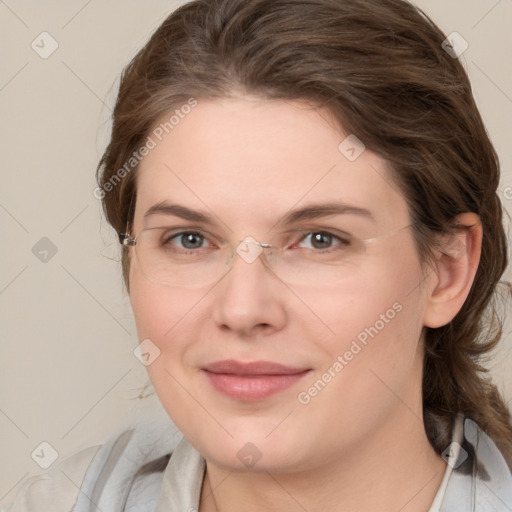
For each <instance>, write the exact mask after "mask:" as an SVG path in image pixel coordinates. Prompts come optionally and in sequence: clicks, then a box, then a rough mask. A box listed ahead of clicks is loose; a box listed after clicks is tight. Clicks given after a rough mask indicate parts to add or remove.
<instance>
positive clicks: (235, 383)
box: [202, 360, 310, 401]
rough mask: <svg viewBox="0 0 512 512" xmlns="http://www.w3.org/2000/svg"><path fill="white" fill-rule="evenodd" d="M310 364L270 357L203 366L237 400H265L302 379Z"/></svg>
mask: <svg viewBox="0 0 512 512" xmlns="http://www.w3.org/2000/svg"><path fill="white" fill-rule="evenodd" d="M309 371H310V369H309V368H298V367H290V366H285V365H282V364H279V363H274V362H270V361H255V362H250V363H243V362H240V361H234V360H225V361H216V362H214V363H210V364H208V365H207V366H205V367H204V368H203V369H202V372H203V373H204V374H205V376H206V377H207V378H208V380H209V382H210V384H211V385H212V386H213V388H214V389H215V390H216V391H218V392H220V393H222V394H224V395H227V396H229V397H230V398H234V399H237V400H244V401H257V400H263V399H265V398H267V397H270V396H271V395H274V394H275V393H278V392H280V391H284V390H285V389H287V388H289V387H290V386H292V385H294V384H295V383H297V382H298V381H299V380H301V379H302V378H303V377H304V376H305V375H306V374H307V373H309Z"/></svg>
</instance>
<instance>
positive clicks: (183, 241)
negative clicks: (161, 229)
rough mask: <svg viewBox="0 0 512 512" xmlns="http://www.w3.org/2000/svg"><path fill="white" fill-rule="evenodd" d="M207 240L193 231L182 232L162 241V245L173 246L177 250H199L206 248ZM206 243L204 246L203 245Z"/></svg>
mask: <svg viewBox="0 0 512 512" xmlns="http://www.w3.org/2000/svg"><path fill="white" fill-rule="evenodd" d="M207 242H208V240H207V238H206V237H205V236H203V235H201V234H200V233H197V232H194V231H184V232H182V233H177V234H175V235H172V236H170V237H168V238H166V239H164V240H163V241H162V245H164V246H165V245H169V244H170V245H174V246H177V247H178V248H179V249H189V250H193V249H201V248H202V247H207V246H208V243H207ZM205 243H206V245H205Z"/></svg>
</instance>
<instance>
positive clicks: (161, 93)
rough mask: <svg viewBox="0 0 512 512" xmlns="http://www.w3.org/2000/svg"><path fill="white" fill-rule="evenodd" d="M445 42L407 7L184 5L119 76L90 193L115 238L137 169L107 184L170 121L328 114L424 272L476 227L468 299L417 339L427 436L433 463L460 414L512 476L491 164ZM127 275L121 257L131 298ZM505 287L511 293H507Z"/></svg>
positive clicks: (203, 0) (498, 210)
mask: <svg viewBox="0 0 512 512" xmlns="http://www.w3.org/2000/svg"><path fill="white" fill-rule="evenodd" d="M444 39H445V35H444V34H443V33H442V32H441V30H440V29H439V28H438V27H437V26H436V25H435V24H434V23H433V22H432V21H431V20H430V18H428V16H427V15H425V14H424V13H423V12H422V11H420V10H419V9H417V8H415V7H413V6H412V5H411V4H409V3H408V2H406V1H403V0H195V1H192V2H190V3H188V4H185V5H183V6H182V7H180V8H179V9H177V10H176V11H175V12H174V13H172V14H171V15H170V16H169V17H168V18H167V19H166V20H165V21H164V22H163V23H162V25H161V26H160V27H159V28H158V29H157V31H156V32H155V33H154V34H153V36H152V37H151V39H150V40H149V42H148V43H147V44H146V45H145V46H144V48H142V49H141V50H140V51H139V52H138V54H137V55H136V56H135V57H134V59H133V60H132V61H131V62H130V64H129V65H128V66H127V67H126V68H125V69H124V71H123V74H122V78H121V84H120V88H119V94H118V98H117V103H116V106H115V110H114V113H113V128H112V137H111V141H110V143H109V145H108V147H107V149H106V151H105V153H104V155H103V157H102V158H101V161H100V163H99V166H98V183H99V186H100V187H101V188H102V190H104V192H105V194H104V197H103V207H104V211H105V214H106V217H107V220H108V221H109V222H110V224H111V225H112V226H113V227H114V228H115V229H116V231H117V232H118V233H123V232H125V230H126V227H127V226H128V228H130V227H131V224H132V221H133V212H134V204H135V201H134V198H136V170H137V166H136V165H135V166H134V167H133V169H132V170H129V171H127V172H124V173H122V178H123V179H122V180H119V183H115V186H112V183H113V181H112V180H113V178H116V176H117V177H119V176H120V174H119V171H120V170H121V168H122V167H123V166H124V165H125V163H126V162H127V161H128V160H129V159H130V158H131V156H132V155H133V154H134V152H136V151H138V149H139V148H140V147H141V146H142V145H143V144H144V142H145V140H146V138H147V136H148V134H149V132H150V130H151V129H152V128H153V127H154V125H155V123H156V122H157V121H158V120H160V119H161V118H162V116H163V115H164V114H166V113H169V112H170V111H171V109H173V108H176V107H179V106H180V105H184V104H186V103H187V102H188V101H189V100H190V98H191V97H192V98H198V99H199V100H200V99H201V98H219V97H229V96H231V95H233V93H234V92H241V93H246V94H251V95H255V96H260V97H264V98H268V99H286V100H303V101H307V102H310V103H314V104H315V105H318V106H322V107H327V108H328V109H329V110H330V111H331V112H332V113H333V114H334V116H335V117H336V119H337V120H338V122H339V123H340V125H341V126H342V127H343V129H344V130H345V132H346V133H353V134H355V135H356V136H357V137H358V138H359V139H361V140H362V141H363V142H364V144H365V145H366V147H367V148H368V149H370V150H372V151H374V152H375V153H377V154H378V155H379V156H381V157H382V158H384V159H385V160H386V161H387V162H388V163H389V166H390V168H391V169H392V172H393V175H394V177H395V179H396V182H397V183H398V185H399V187H400V188H401V190H402V192H403V195H404V197H405V198H406V200H407V202H408V205H409V209H410V213H411V217H412V220H413V221H415V222H416V223H415V228H414V236H415V241H416V244H417V247H418V252H419V254H420V257H421V259H422V263H426V262H427V261H428V260H429V258H431V257H432V248H433V247H434V244H435V241H436V236H435V235H436V234H437V235H438V234H439V233H444V232H447V233H449V232H451V229H452V228H451V223H452V221H453V219H454V217H455V216H456V215H458V214H460V213H464V212H474V213H476V214H478V215H479V216H480V218H481V222H482V226H483V231H484V235H483V243H482V254H481V261H480V265H479V267H478V271H477V274H476V277H475V281H474V283H473V286H472V289H471V291H470V294H469V296H468V298H467V300H466V302H465V303H464V305H463V307H462V309H461V310H460V312H459V313H458V314H457V316H456V317H455V318H454V319H453V320H452V321H451V322H450V323H449V324H448V325H446V326H443V327H440V328H437V329H431V328H426V333H425V340H426V341H425V357H424V374H423V407H424V423H425V430H426V433H427V436H428V438H429V440H430V442H431V444H432V445H433V447H434V449H435V450H436V451H437V452H438V453H441V452H442V451H443V450H444V449H445V448H446V447H447V446H448V445H449V444H450V441H451V428H452V425H453V421H454V416H455V413H457V412H463V413H464V414H466V415H467V416H468V417H471V418H472V419H474V420H475V421H476V422H477V423H478V424H479V425H480V427H481V428H483V429H484V431H486V432H487V433H488V434H489V435H490V436H491V438H493V439H494V441H495V442H496V444H497V446H498V447H499V449H500V450H501V452H502V453H503V455H504V457H505V459H506V460H507V463H508V465H509V466H510V467H511V468H512V426H511V417H510V412H509V411H508V409H507V406H506V405H505V403H504V401H503V399H502V397H501V396H500V394H499V392H498V390H497V388H496V387H495V386H494V385H493V384H492V383H491V381H490V379H489V377H488V376H487V375H486V372H487V370H486V369H485V368H484V366H483V362H484V357H485V356H486V355H487V354H488V353H489V352H490V351H492V349H494V348H495V346H496V344H497V343H498V341H499V340H500V338H501V336H502V319H501V316H500V314H499V311H498V307H497V306H498V302H497V297H498V291H499V290H498V282H499V280H500V278H501V276H502V274H503V272H504V270H505V268H506V266H507V239H506V235H505V231H504V228H503V219H502V216H503V210H502V205H501V202H500V199H499V197H498V195H497V187H498V183H499V175H500V172H499V162H498V158H497V155H496V152H495V150H494V148H493V146H492V143H491V142H490V140H489V137H488V135H487V132H486V130H485V127H484V124H483V122H482V119H481V116H480V114H479V112H478V110H477V107H476V105H475V101H474V99H473V96H472V93H471V86H470V83H469V80H468V77H467V75H466V73H465V71H464V68H463V67H462V65H461V64H460V62H459V61H458V59H456V58H452V56H450V55H449V54H448V53H447V51H445V50H444V49H443V47H442V43H443V40H444ZM116 173H117V175H116ZM109 183H110V185H111V186H110V187H109V188H107V184H109ZM128 266H129V260H128V258H127V254H126V251H125V252H124V254H123V275H124V278H125V283H126V286H127V288H128V287H129V282H128ZM504 288H505V289H506V293H507V294H510V293H511V290H512V287H511V286H510V284H509V283H504ZM128 289H129V288H128Z"/></svg>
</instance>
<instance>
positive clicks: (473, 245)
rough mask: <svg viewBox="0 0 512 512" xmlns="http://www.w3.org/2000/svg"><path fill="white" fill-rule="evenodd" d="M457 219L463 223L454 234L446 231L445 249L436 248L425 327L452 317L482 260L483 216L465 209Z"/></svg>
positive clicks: (445, 321) (464, 298) (424, 316)
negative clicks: (481, 219) (447, 233)
mask: <svg viewBox="0 0 512 512" xmlns="http://www.w3.org/2000/svg"><path fill="white" fill-rule="evenodd" d="M454 221H455V222H454V224H455V225H460V226H462V227H461V228H459V229H457V232H456V234H455V235H452V236H450V235H443V236H442V238H441V244H442V249H441V250H437V251H436V253H437V254H436V266H435V268H434V269H433V271H434V272H433V273H435V278H433V279H432V285H431V286H430V287H429V288H428V289H429V292H428V297H427V302H426V306H425V311H424V314H423V325H425V326H426V327H432V328H435V327H442V326H443V325H446V324H448V323H449V322H451V321H452V320H453V318H454V317H455V316H456V315H457V313H458V312H459V311H460V309H461V308H462V306H463V304H464V301H465V300H466V298H467V296H468V294H469V291H470V289H471V286H472V284H473V281H474V279H475V275H476V271H477V269H478V264H479V262H480V253H481V250H482V224H481V222H480V217H479V216H478V215H477V214H475V213H463V214H460V215H458V216H457V217H455V219H454ZM465 226H466V227H465Z"/></svg>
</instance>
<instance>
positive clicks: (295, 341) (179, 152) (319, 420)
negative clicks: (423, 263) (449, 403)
mask: <svg viewBox="0 0 512 512" xmlns="http://www.w3.org/2000/svg"><path fill="white" fill-rule="evenodd" d="M189 110H190V113H188V114H187V115H182V116H180V118H179V122H177V123H175V124H173V125H172V129H170V128H169V126H170V125H167V131H168V133H167V134H166V133H165V130H162V129H160V130H157V131H155V130H154V131H153V134H152V135H151V136H152V139H153V140H154V142H155V143H156V145H155V147H154V148H153V149H151V150H150V151H149V154H147V156H145V158H144V159H143V161H142V163H141V165H140V168H139V171H138V178H137V180H138V181H137V190H138V192H137V203H136V212H135V219H134V234H135V235H138V234H139V233H140V232H141V231H142V230H144V229H147V228H153V227H162V226H169V227H171V228H174V229H175V231H174V232H172V233H178V232H180V231H182V232H183V231H187V229H188V230H189V231H192V232H193V233H197V234H203V235H204V236H205V238H204V239H203V238H201V237H198V235H191V236H190V235H189V236H188V237H187V236H185V237H180V236H177V237H174V238H171V239H170V240H169V237H168V238H167V243H168V244H170V248H169V249H166V250H169V251H171V252H170V253H169V254H172V255H174V252H175V251H182V252H181V253H180V254H179V257H178V260H179V261H180V262H181V263H178V264H177V265H178V266H179V265H181V266H182V268H183V269H184V270H183V272H181V271H180V270H177V271H176V272H175V273H174V275H170V276H169V279H170V281H171V282H172V283H174V285H162V284H160V283H158V282H155V281H153V280H151V279H148V277H147V275H146V274H145V273H143V271H142V270H141V267H140V263H139V261H138V259H137V258H136V257H135V254H134V253H133V248H130V249H129V250H130V251H131V253H130V258H131V268H130V294H131V303H132V306H133V311H134V314H135V318H136V323H137V329H138V336H139V339H140V340H141V341H142V340H151V341H150V342H148V341H145V342H144V343H145V344H146V345H145V347H146V350H147V352H148V355H147V356H146V357H147V359H148V363H150V364H149V365H148V371H149V375H150V378H151V380H152V382H153V385H154V388H155V390H156V393H157V394H158V397H159V399H160V401H161V402H162V404H163V406H164V407H165V409H166V410H167V412H168V413H169V415H170V417H171V418H172V420H173V421H174V423H175V424H176V425H177V426H178V428H179V429H180V430H181V431H182V432H183V434H184V435H185V436H186V437H187V438H188V439H189V441H190V442H191V443H192V444H193V445H194V446H195V447H196V449H197V450H198V451H200V452H201V453H202V455H203V456H204V457H205V458H206V459H207V460H209V461H211V462H213V463H216V464H217V465H219V466H221V467H225V468H235V469H244V468H245V467H253V469H255V470H258V469H261V470H269V471H278V470H280V471H286V470H287V469H289V470H291V469H292V468H293V470H300V469H307V468H311V467H314V466H320V465H322V464H325V463H327V462H329V461H335V460H339V458H340V456H341V455H343V456H345V457H348V456H355V457H356V456H357V452H358V451H360V450H361V447H362V446H364V443H365V440H366V439H368V438H369V436H374V437H375V436H377V437H378V436H379V435H384V434H383V429H386V428H391V425H393V424H395V425H396V424H397V422H400V424H401V425H404V424H407V423H408V422H412V421H418V419H417V418H416V417H414V416H415V415H416V414H417V415H419V416H421V366H422V355H421V354H422V349H421V333H422V327H423V322H422V317H423V313H424V311H425V307H426V306H425V304H426V294H427V291H426V290H427V289H428V287H429V286H430V283H431V280H430V276H427V279H425V276H424V274H423V273H422V271H421V267H420V263H419V259H418V255H417V253H416V250H415V246H414V243H413V235H412V230H411V229H409V228H408V229H403V230H402V231H398V232H397V230H399V229H400V228H403V227H404V226H407V225H409V224H410V217H409V213H408V208H407V205H406V201H405V199H404V197H403V196H402V195H401V194H400V192H399V189H398V187H397V186H396V185H395V184H394V183H393V181H392V179H391V176H390V174H389V173H388V171H387V170H386V168H385V164H384V161H383V160H382V159H381V158H379V157H378V156H376V155H375V154H374V153H372V152H371V151H369V150H365V149H364V148H363V147H362V146H361V145H359V143H358V142H357V140H355V139H353V137H349V138H348V139H346V137H347V136H348V135H349V134H343V133H342V132H341V131H340V130H338V129H336V125H335V123H334V122H333V121H332V120H330V119H331V118H330V117H329V116H328V113H327V112H326V111H321V110H314V109H312V108H308V106H306V105H305V104H302V103H290V102H284V101H275V100H274V101H264V100H259V99H255V98H249V97H242V98H237V99H223V100H209V101H206V100H198V103H197V106H195V107H194V108H193V109H186V111H189ZM169 117H170V115H166V116H165V117H164V118H162V120H161V121H162V122H166V121H168V120H169ZM158 124H159V123H157V125H158ZM155 127H156V125H155ZM162 132H163V133H162ZM155 133H157V134H159V136H158V137H157V136H155ZM159 138H161V139H162V140H159ZM345 139H346V140H345ZM340 144H341V145H340ZM151 145H153V144H151ZM163 204H165V205H168V206H171V205H179V206H181V207H184V208H187V209H188V210H190V211H193V212H199V213H201V214H202V215H204V216H205V218H207V219H208V221H205V220H197V219H196V220H192V219H190V218H183V217H186V215H184V216H183V217H182V216H177V215H180V212H183V211H184V210H183V209H181V210H180V211H178V210H177V209H176V208H174V209H172V208H167V209H165V208H158V209H154V208H153V211H152V212H149V214H148V211H149V210H150V208H152V207H153V206H155V205H160V206H162V205H163ZM327 204H329V205H331V206H332V205H338V206H340V207H341V206H342V205H349V206H351V207H355V208H349V209H347V208H345V209H343V208H340V209H339V211H334V210H331V211H328V212H323V213H322V212H321V211H320V209H318V208H317V209H316V210H311V209H310V207H312V206H313V205H314V206H315V207H321V206H322V205H327ZM298 212H302V213H301V214H300V215H299V214H298ZM315 212H316V213H315ZM294 213H295V214H296V215H294V216H293V218H291V214H294ZM297 228H304V231H296V229H297ZM293 230H295V231H294V233H295V234H294V235H290V238H286V237H287V236H288V235H286V236H285V235H283V233H285V232H286V233H288V234H289V233H290V232H293ZM308 230H309V231H308ZM206 232H207V234H206V235H205V233H206ZM339 232H343V233H346V234H348V235H349V237H350V240H351V243H352V245H351V246H348V248H347V246H345V245H343V242H341V241H340V240H338V239H337V238H336V237H331V236H330V235H329V234H328V233H334V234H336V233H339ZM297 233H299V234H302V235H301V236H300V237H297V236H296V235H297ZM308 233H313V234H312V235H308ZM391 233H394V234H392V235H390V236H388V237H387V238H385V237H384V238H381V239H380V240H379V241H376V242H373V243H370V244H367V245H365V246H364V247H365V248H364V250H361V244H358V243H357V240H358V239H359V240H361V239H368V238H374V237H377V236H379V237H380V236H382V235H385V234H391ZM248 236H250V237H253V239H255V240H257V241H259V242H261V243H270V242H272V243H274V244H275V243H277V242H278V241H283V240H284V242H282V247H283V252H282V253H281V254H280V256H279V257H280V258H281V259H278V260H277V263H276V265H275V266H274V267H272V265H271V266H270V268H269V267H268V266H266V265H265V263H264V261H263V259H262V258H263V257H264V256H261V257H259V258H257V259H255V260H254V261H252V262H250V261H249V258H246V257H245V255H244V251H245V252H247V253H248V252H252V253H253V254H254V255H255V256H257V255H258V252H259V251H260V250H261V249H259V248H258V246H257V245H254V244H252V245H251V244H249V245H244V244H242V245H238V244H239V243H240V241H242V240H244V239H245V238H246V237H248ZM223 241H226V242H231V244H232V246H233V248H234V249H235V250H236V249H237V248H238V249H239V252H235V253H234V257H233V259H232V266H231V267H230V270H229V271H228V272H227V273H226V274H225V275H224V277H222V274H220V275H219V276H218V279H217V281H213V282H212V281H211V280H210V279H208V280H207V281H208V282H207V283H203V282H202V276H203V275H204V276H210V274H211V272H210V270H209V268H208V265H209V264H210V260H209V258H215V257H217V255H218V254H220V252H219V251H220V245H221V242H223ZM184 244H185V245H184ZM351 247H352V248H351ZM354 247H355V248H354ZM186 248H188V250H189V252H187V253H186V254H185V255H184V254H183V251H184V250H185V249H186ZM173 251H174V252H173ZM194 251H196V255H197V251H202V252H201V253H200V254H201V256H200V257H196V255H194V254H193V253H194ZM255 251H256V252H255ZM263 251H264V252H266V251H268V249H263ZM322 251H324V253H323V254H320V255H319V254H318V252H322ZM325 251H327V257H325V256H324V255H325ZM329 251H331V252H329ZM333 254H334V257H333ZM170 257H173V256H170ZM180 258H181V259H180ZM187 258H192V259H193V260H194V262H193V263H190V259H187ZM297 262H299V263H297ZM174 264H175V265H176V263H174ZM295 264H297V265H298V267H297V268H299V266H300V271H299V270H297V272H295V271H294V268H295V267H294V265H295ZM189 265H194V266H193V268H194V271H193V272H192V273H191V272H190V267H189V268H188V269H186V268H185V267H187V266H189ZM280 265H281V266H280ZM227 268H229V267H225V270H226V269H227ZM202 269H203V270H204V272H203V270H202ZM281 269H283V271H282V272H281ZM221 277H222V279H221ZM187 282H190V283H191V284H190V286H187ZM420 283H421V284H420ZM148 343H149V345H148ZM149 349H150V350H149ZM158 351H159V353H158ZM149 354H151V355H149ZM249 363H255V364H253V365H251V364H249ZM267 363H268V364H267ZM276 364H277V365H282V366H275V365H276ZM273 365H274V366H273ZM283 367H285V368H283ZM253 465H254V466H253Z"/></svg>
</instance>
